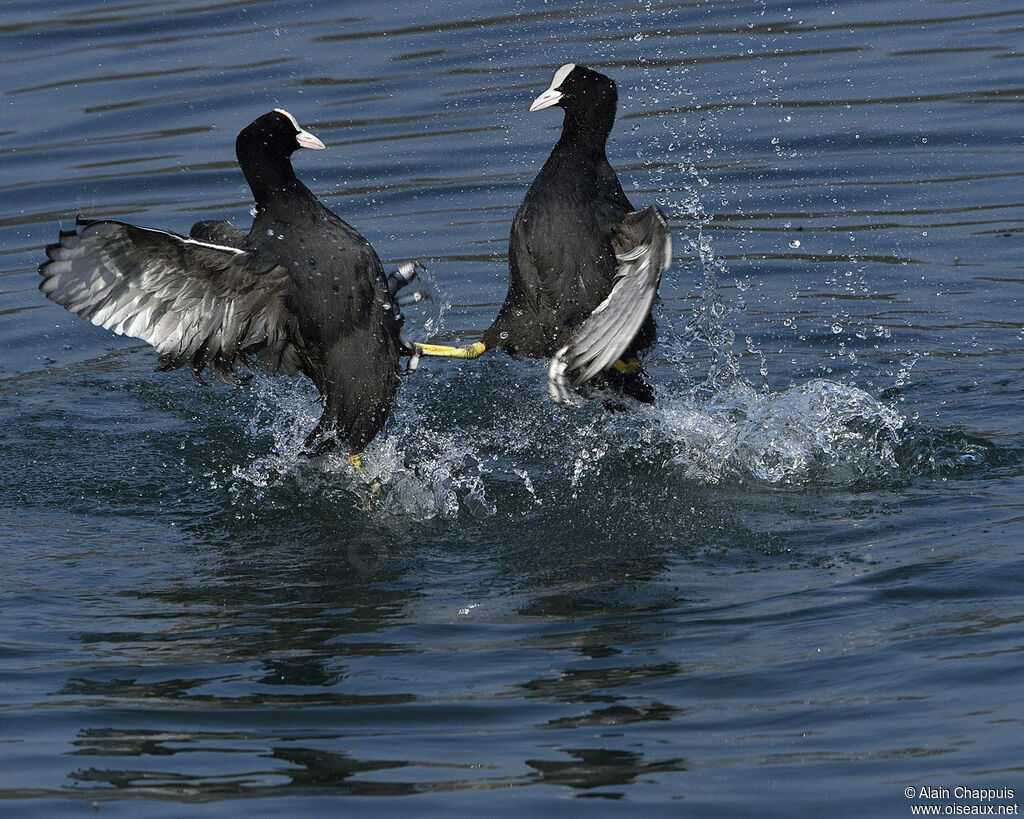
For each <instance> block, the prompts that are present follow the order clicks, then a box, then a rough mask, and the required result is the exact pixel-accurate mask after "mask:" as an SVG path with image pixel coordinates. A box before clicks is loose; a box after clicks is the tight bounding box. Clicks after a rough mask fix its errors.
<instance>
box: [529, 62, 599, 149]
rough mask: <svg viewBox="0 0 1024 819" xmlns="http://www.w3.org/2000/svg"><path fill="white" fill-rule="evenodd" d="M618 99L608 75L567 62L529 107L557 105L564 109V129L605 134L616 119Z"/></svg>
mask: <svg viewBox="0 0 1024 819" xmlns="http://www.w3.org/2000/svg"><path fill="white" fill-rule="evenodd" d="M618 99H619V95H618V92H617V91H616V89H615V81H614V80H612V79H611V77H606V76H605V75H604V74H601V73H599V72H597V71H593V70H591V69H589V68H587V67H586V66H585V65H576V64H575V63H566V64H565V65H563V66H562V67H561V68H559V69H558V70H557V71H556V72H555V76H554V77H553V78H552V80H551V85H550V87H549V88H548V90H547V91H545V92H544V93H543V94H541V95H540V96H539V97H537V99H535V100H534V101H533V105H531V106H530V110H531V111H540V110H541V109H543V108H550V107H551V106H553V105H557V106H558V107H560V108H564V109H565V127H566V129H576V130H583V131H596V132H597V133H598V134H603V136H605V137H606V136H607V135H608V133H609V132H610V131H611V130H612V124H613V123H614V122H615V106H616V103H617V102H618Z"/></svg>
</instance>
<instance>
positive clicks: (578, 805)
mask: <svg viewBox="0 0 1024 819" xmlns="http://www.w3.org/2000/svg"><path fill="white" fill-rule="evenodd" d="M494 9H495V6H494V5H493V4H486V3H482V2H458V3H448V4H440V5H438V4H422V3H409V2H397V3H388V4H380V3H374V4H370V3H365V4H340V3H339V4H330V3H311V2H308V0H307V1H306V2H280V1H275V2H246V3H235V2H223V3H200V2H197V1H196V0H177V2H174V1H172V0H163V1H161V2H145V3H132V2H124V3H112V2H108V3H96V2H84V0H58V2H52V3H38V2H23V1H22V0H6V2H5V3H4V4H3V8H2V14H0V46H2V48H0V81H2V86H0V90H2V92H3V97H2V101H3V119H2V121H0V153H2V156H3V165H2V167H3V178H2V181H0V191H2V193H0V347H2V351H3V355H2V356H0V475H2V477H0V726H2V727H0V812H3V813H7V812H10V813H12V814H17V815H40V816H51V815H53V814H55V813H71V814H76V813H81V814H86V813H88V814H93V813H97V812H98V813H100V814H101V815H112V814H113V815H139V814H140V813H144V814H146V815H175V816H177V815H191V814H196V813H202V814H221V815H239V814H253V813H259V814H281V815H295V814H298V813H299V812H301V811H315V812H317V813H323V812H325V811H332V812H342V811H363V812H367V813H403V814H404V813H420V812H422V813H434V814H453V813H454V814H467V813H477V812H484V811H487V812H489V813H499V814H503V815H524V814H550V813H555V812H559V813H565V812H567V811H568V812H571V813H573V814H583V813H587V814H591V813H608V814H616V815H619V814H631V815H632V814H636V815H647V814H651V815H655V814H660V815H696V816H726V815H792V814H797V815H810V814H816V813H817V812H819V811H820V810H821V809H827V810H829V811H832V812H834V813H837V814H840V815H887V816H907V815H910V810H911V807H912V806H915V805H939V806H940V807H941V806H945V805H947V804H949V805H952V804H956V805H960V806H961V807H963V806H969V805H972V804H984V803H982V802H981V800H980V799H979V798H977V797H971V796H969V795H967V796H962V797H957V796H955V795H954V793H953V791H954V789H955V788H956V787H958V786H960V787H968V788H1012V789H1014V792H1015V793H1014V796H1012V797H1010V796H1008V795H1006V794H1005V793H1004V795H1002V796H999V797H998V798H994V799H990V800H989V801H988V802H987V804H990V805H995V806H996V807H1004V808H1005V807H1009V806H1012V805H1015V804H1017V803H1018V802H1019V794H1020V793H1021V792H1022V791H1024V776H1022V771H1024V755H1022V747H1024V746H1022V740H1021V737H1022V736H1024V733H1022V724H1021V723H1022V720H1024V705H1022V704H1021V703H1022V698H1021V696H1020V690H1021V679H1022V677H1024V659H1022V658H1024V583H1022V580H1021V578H1022V577H1024V548H1022V544H1024V493H1022V490H1024V460H1022V454H1024V434H1022V429H1021V417H1022V416H1021V399H1022V397H1024V387H1022V371H1024V312H1022V309H1021V308H1022V296H1024V287H1022V285H1024V265H1022V258H1024V253H1022V247H1021V238H1022V225H1024V196H1022V192H1024V185H1022V182H1024V140H1022V136H1021V134H1022V128H1021V126H1022V123H1024V105H1022V103H1024V56H1022V55H1024V10H1022V9H1021V8H1020V5H1019V3H1017V2H1010V0H979V2H972V3H962V2H939V1H936V2H924V1H923V0H921V2H914V1H913V0H911V1H909V2H898V3H892V2H884V3H883V2H871V1H866V2H858V3H833V4H824V3H810V2H805V3H800V2H794V3H788V4H775V3H766V2H751V3H696V2H657V0H650V1H649V2H632V3H625V2H622V3H596V4H578V3H572V4H568V3H566V4H556V3H543V2H539V0H537V2H532V1H531V2H517V3H515V4H513V5H510V6H507V7H504V8H503V10H501V11H497V12H496V11H495V10H494ZM569 61H575V62H580V63H587V64H589V65H591V66H593V67H597V68H600V69H601V70H603V71H605V72H606V73H608V74H610V75H611V76H613V77H614V78H615V79H616V81H617V82H618V83H619V89H620V106H619V118H618V121H617V124H616V128H615V130H614V132H613V135H612V140H611V143H610V146H609V153H610V157H611V160H612V162H613V164H614V165H615V166H616V167H617V169H618V171H619V174H620V177H621V179H622V181H623V185H624V187H625V189H626V190H627V192H628V193H629V195H630V197H631V199H632V200H633V201H634V203H636V204H637V205H639V206H641V207H642V206H644V205H646V204H648V203H651V202H658V203H660V205H661V206H662V208H663V209H664V210H665V212H666V213H667V214H668V215H669V217H670V220H671V226H672V230H673V235H674V238H675V247H676V258H675V262H674V264H673V266H672V268H671V270H669V271H668V272H667V274H666V276H665V281H664V283H663V287H662V298H661V301H660V303H659V305H658V307H657V317H658V322H659V335H660V337H659V344H658V346H657V348H656V350H655V352H654V353H653V355H652V356H651V358H650V360H649V361H648V370H649V372H650V374H651V378H652V381H653V382H654V384H655V388H656V391H657V395H658V401H657V404H656V405H655V406H654V407H653V408H640V409H637V410H635V411H631V412H626V413H616V414H613V415H609V414H607V413H605V412H604V410H603V409H602V408H601V407H600V406H597V405H591V404H587V405H584V406H582V407H580V408H577V409H569V410H567V409H561V408H556V407H553V406H552V405H551V404H550V402H549V401H548V400H547V397H546V387H545V365H544V363H542V362H535V361H512V360H511V359H509V358H507V357H504V356H502V355H500V354H498V355H493V356H490V355H489V356H485V357H484V358H482V359H480V360H479V361H476V362H462V363H458V362H449V361H440V360H430V361H424V362H423V364H422V365H421V366H420V369H419V370H418V371H417V372H416V373H415V374H414V375H413V376H412V377H410V378H408V379H406V380H405V382H404V385H403V387H402V390H401V392H400V394H399V399H398V402H397V404H396V407H395V411H394V414H393V416H392V418H391V421H390V423H389V425H388V427H387V428H386V430H385V432H384V433H383V434H382V435H381V437H379V438H378V439H377V440H376V441H375V442H374V443H373V444H372V445H371V447H370V448H369V449H368V451H367V453H366V461H367V469H366V473H365V474H364V475H362V476H359V475H356V474H354V473H353V472H352V471H351V470H350V469H349V468H347V467H346V465H345V462H344V458H343V457H342V456H340V455H338V456H330V457H327V458H324V459H320V460H317V461H313V462H309V461H306V460H302V459H299V458H298V457H297V452H298V449H299V446H300V444H301V441H302V438H303V437H304V435H305V434H306V433H307V432H308V430H309V428H310V427H311V425H312V424H313V422H314V421H315V419H316V417H317V416H318V408H317V406H316V403H315V393H314V391H313V390H312V388H311V387H310V386H309V384H308V383H306V382H304V381H302V380H301V379H294V380H290V379H286V378H284V379H277V380H271V379H267V378H265V377H260V376H256V377H253V378H252V380H251V381H250V382H249V383H248V384H247V385H245V386H243V387H242V388H240V389H228V388H205V387H202V386H200V385H197V384H195V383H194V382H193V381H192V380H191V378H189V376H188V375H187V374H183V373H181V372H176V373H171V374H155V373H153V372H152V369H153V367H154V365H155V363H156V362H155V355H154V354H153V352H152V351H151V350H150V349H149V348H147V347H146V346H145V345H142V344H140V343H138V342H135V341H132V340H129V339H123V338H118V337H114V336H112V335H110V334H109V333H107V332H106V331H103V330H100V329H97V328H95V327H93V326H92V325H90V324H88V323H87V322H85V321H82V320H80V319H77V318H75V317H73V316H71V315H69V314H67V313H65V312H64V311H63V310H61V309H60V308H58V307H57V306H55V305H53V304H51V303H49V302H47V301H46V300H45V299H44V298H43V297H42V296H41V295H40V294H39V292H38V291H37V290H36V285H37V280H38V276H37V274H36V266H37V265H38V264H39V262H40V261H41V260H42V258H43V255H42V247H43V246H44V245H45V244H47V243H49V242H52V241H53V240H54V238H55V236H56V232H57V230H58V226H59V225H61V224H63V225H64V226H67V225H69V224H70V221H71V220H72V219H73V218H74V216H75V215H76V214H78V213H82V214H84V215H86V216H95V217H101V216H106V217H117V218H122V219H127V220H130V221H133V222H136V223H138V224H143V225H148V226H154V227H162V228H167V229H171V230H177V231H187V230H188V228H189V226H190V225H191V223H192V222H193V221H194V220H195V219H196V218H221V217H229V218H231V219H233V220H234V221H235V223H236V224H238V225H245V224H247V222H248V218H249V217H248V210H249V207H250V203H249V192H248V189H247V188H246V186H245V183H244V181H243V179H242V176H241V174H240V172H239V171H238V169H237V167H236V166H235V163H234V156H233V142H234V136H235V134H236V132H237V131H238V130H239V129H240V128H241V127H242V126H244V125H245V124H246V123H248V122H249V121H251V120H252V119H253V118H254V117H255V116H257V115H259V114H261V113H263V112H265V111H267V110H269V109H270V108H273V107H278V106H280V107H284V108H287V109H288V110H289V111H291V112H292V113H293V114H295V116H296V117H297V118H298V120H299V121H300V122H301V123H302V124H303V125H304V126H305V127H307V128H308V129H309V130H311V131H313V132H314V133H315V134H317V135H318V136H319V137H320V138H321V139H323V140H324V141H325V142H326V143H327V144H328V146H329V148H330V150H328V151H324V152H318V153H316V154H314V153H312V152H308V153H302V154H299V155H297V156H296V166H297V170H298V172H299V174H300V176H301V177H302V178H303V179H304V180H305V181H306V182H307V183H308V184H309V185H310V187H312V188H313V189H314V190H315V191H317V192H318V193H319V194H320V195H321V196H322V197H323V199H324V200H325V201H326V202H327V203H328V205H329V206H330V207H332V208H333V209H335V210H336V211H337V212H338V213H339V214H340V215H342V216H343V217H344V218H345V219H347V220H348V221H350V222H351V223H353V224H354V225H355V226H356V227H357V228H358V229H359V230H361V231H362V232H363V233H364V234H365V235H366V236H367V238H369V239H370V241H371V242H372V243H373V244H374V246H375V247H376V248H377V250H378V252H379V253H380V255H381V257H382V258H383V259H384V260H385V263H386V264H387V265H389V266H390V265H394V264H397V263H400V262H402V261H405V260H409V259H420V260H421V261H423V262H424V263H425V264H426V265H427V267H428V268H429V275H428V282H427V283H428V284H429V285H430V286H431V287H432V288H433V289H434V292H435V299H434V301H433V302H432V303H430V304H427V305H425V306H424V307H423V309H420V310H413V311H411V315H410V322H411V323H412V324H413V325H414V326H415V327H416V333H415V334H416V335H417V337H419V338H432V339H434V340H436V341H439V342H441V343H456V342H457V343H465V342H469V341H473V340H476V339H477V338H478V337H479V334H480V333H481V332H482V330H483V329H484V328H485V327H486V326H487V325H488V324H489V323H490V321H491V319H492V318H493V316H494V315H495V313H496V311H497V308H498V306H499V305H500V303H501V301H502V299H503V298H504V294H505V282H506V275H507V262H506V255H505V254H506V242H507V236H508V228H509V224H510V221H511V217H512V214H513V212H514V210H515V208H516V206H517V205H518V203H519V201H520V200H521V199H522V196H523V195H524V193H525V190H526V187H527V186H528V184H529V182H530V180H531V179H532V177H533V175H534V174H535V173H536V172H537V170H538V169H539V167H540V165H541V163H542V162H543V160H544V158H545V157H546V155H547V152H548V151H549V150H550V147H551V146H552V144H553V143H554V140H555V139H556V137H557V133H558V127H559V119H560V116H559V114H558V112H555V111H544V112H539V113H536V114H529V113H527V107H528V105H529V103H530V101H531V100H532V99H533V97H534V96H536V95H537V94H538V93H539V92H540V91H542V90H543V89H544V88H546V87H547V84H548V82H549V80H550V77H551V74H552V72H553V71H554V69H555V68H557V67H558V66H559V65H561V64H562V63H564V62H569ZM923 785H930V786H934V787H936V788H947V789H949V790H950V792H951V793H950V796H949V797H948V798H935V799H932V798H930V797H928V798H925V799H921V798H919V797H917V796H916V794H917V791H916V790H915V797H914V798H912V799H908V797H907V795H906V789H907V788H915V789H918V788H920V787H921V786H923Z"/></svg>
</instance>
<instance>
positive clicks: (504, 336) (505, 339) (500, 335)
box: [498, 330, 508, 341]
mask: <svg viewBox="0 0 1024 819" xmlns="http://www.w3.org/2000/svg"><path fill="white" fill-rule="evenodd" d="M498 338H500V339H501V340H502V341H507V340H508V333H506V332H505V331H504V330H502V331H501V333H499V334H498Z"/></svg>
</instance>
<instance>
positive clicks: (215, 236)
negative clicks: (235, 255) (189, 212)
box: [188, 219, 249, 250]
mask: <svg viewBox="0 0 1024 819" xmlns="http://www.w3.org/2000/svg"><path fill="white" fill-rule="evenodd" d="M188 235H189V236H190V237H191V238H193V239H199V240H200V241H203V242H209V243H211V244H215V245H226V246H227V247H235V248H238V249H239V250H244V249H245V240H246V239H247V238H248V236H249V234H248V233H246V232H245V231H244V230H239V229H238V228H236V227H235V226H234V225H233V224H231V223H230V222H226V221H224V220H223V219H204V220H203V221H201V222H196V223H195V224H194V225H192V229H191V230H190V231H189V232H188Z"/></svg>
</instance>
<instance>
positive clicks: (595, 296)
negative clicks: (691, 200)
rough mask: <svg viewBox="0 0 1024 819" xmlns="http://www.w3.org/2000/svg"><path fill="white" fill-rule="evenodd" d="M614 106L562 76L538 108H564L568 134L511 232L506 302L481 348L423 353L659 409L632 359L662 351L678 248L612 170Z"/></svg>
mask: <svg viewBox="0 0 1024 819" xmlns="http://www.w3.org/2000/svg"><path fill="white" fill-rule="evenodd" d="M617 99H618V95H617V93H616V89H615V83H614V82H613V81H612V80H611V79H610V78H608V77H606V76H605V75H603V74H600V73H598V72H596V71H592V70H591V69H589V68H586V67H584V66H581V65H574V64H571V63H570V64H568V65H563V66H562V67H561V68H559V69H558V71H556V72H555V76H554V79H553V80H552V82H551V86H550V87H549V88H548V90H547V91H545V92H544V93H543V94H541V95H540V96H539V97H538V98H537V99H536V100H535V101H534V103H533V105H531V106H530V110H531V111H539V110H541V109H543V108H549V107H551V106H555V105H557V106H560V107H561V108H564V109H565V120H564V123H563V125H562V136H561V138H560V139H559V140H558V143H557V144H556V145H555V147H554V150H552V152H551V156H550V157H548V160H547V162H545V163H544V167H543V168H542V169H541V171H540V173H539V174H537V178H536V179H534V181H533V184H532V185H530V189H529V190H528V191H527V193H526V197H525V199H523V203H522V205H520V206H519V210H518V211H517V212H516V215H515V218H514V220H513V222H512V232H511V236H510V237H509V283H508V295H507V296H506V298H505V303H504V305H503V306H502V308H501V310H500V312H499V313H498V317H497V318H496V319H495V320H494V323H493V324H492V325H491V327H490V328H489V329H488V330H487V331H486V332H485V333H484V336H483V340H482V342H477V343H476V344H473V345H469V346H467V347H463V348H445V347H437V346H432V345H419V344H417V345H416V347H417V348H418V349H419V350H420V352H422V353H424V354H436V355H448V356H452V357H462V358H470V357H475V356H476V355H479V354H480V353H482V352H483V351H484V350H487V349H492V348H495V347H501V348H504V349H505V350H507V351H508V352H509V353H511V354H513V355H525V356H536V357H551V364H550V366H549V368H548V387H549V391H550V393H551V396H552V398H553V399H554V400H555V401H558V402H566V403H567V402H571V401H572V400H574V394H573V391H572V389H571V387H576V388H579V387H581V386H583V385H584V384H585V383H586V382H588V381H591V380H592V379H593V383H594V384H595V385H597V384H600V385H602V386H608V387H612V388H614V389H617V390H619V391H622V392H624V393H626V394H628V395H631V396H632V397H634V398H637V399H640V400H644V401H650V400H653V395H652V393H651V390H650V387H649V386H648V385H647V383H646V382H645V381H644V380H643V376H642V370H641V368H640V364H639V361H638V360H637V357H636V356H637V354H638V353H640V352H641V351H643V350H645V349H646V348H648V347H649V346H650V345H651V344H652V342H653V341H654V336H655V328H654V320H653V318H652V317H651V304H652V303H653V301H654V297H655V295H656V293H657V289H658V284H659V282H660V281H661V274H662V272H663V271H664V270H665V269H667V267H668V266H669V264H670V263H671V257H672V240H671V237H670V235H669V231H668V225H667V224H666V221H665V217H664V215H663V214H662V213H661V211H660V210H659V209H658V208H657V207H656V206H653V205H652V206H651V207H649V208H647V209H646V210H644V211H641V212H636V210H635V209H634V208H633V205H632V204H631V203H630V201H629V199H628V198H627V197H626V194H625V193H624V192H623V190H622V186H621V185H620V184H619V179H618V177H617V176H616V175H615V171H614V169H613V168H612V166H611V165H610V164H609V163H608V158H607V156H606V155H605V144H606V142H607V140H608V135H609V133H610V132H611V129H612V124H613V123H614V121H615V107H616V102H617Z"/></svg>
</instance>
